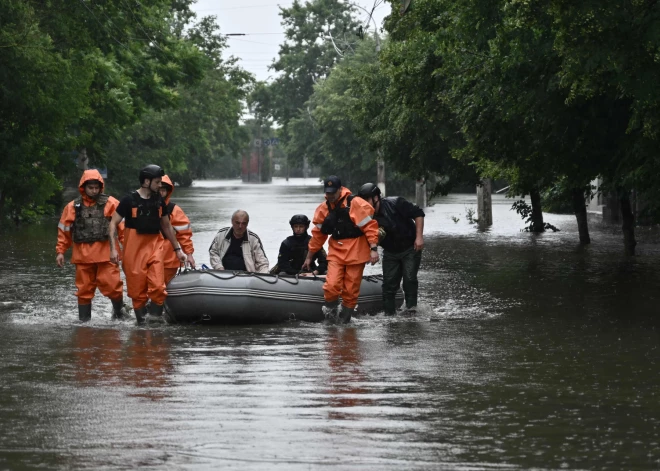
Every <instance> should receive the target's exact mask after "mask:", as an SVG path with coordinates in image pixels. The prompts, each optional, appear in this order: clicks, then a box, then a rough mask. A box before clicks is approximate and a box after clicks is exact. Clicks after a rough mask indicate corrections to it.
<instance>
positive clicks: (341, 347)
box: [326, 327, 372, 419]
mask: <svg viewBox="0 0 660 471" xmlns="http://www.w3.org/2000/svg"><path fill="white" fill-rule="evenodd" d="M326 345H327V350H328V363H329V365H330V377H329V378H328V379H329V382H330V388H329V389H328V391H327V394H328V398H329V400H330V401H329V404H330V407H331V410H330V413H329V414H328V418H329V419H349V418H351V417H352V414H353V411H351V410H343V409H340V410H336V409H334V408H350V407H356V406H366V405H369V404H371V402H372V401H371V400H370V399H368V398H365V397H364V395H365V394H367V393H368V391H367V389H365V388H364V387H363V386H362V385H363V384H364V383H365V381H366V377H365V375H364V374H363V373H362V371H361V361H362V354H361V352H360V344H359V340H358V330H357V329H355V328H353V327H345V328H342V327H340V328H333V329H331V330H330V331H329V332H328V339H327V341H326Z"/></svg>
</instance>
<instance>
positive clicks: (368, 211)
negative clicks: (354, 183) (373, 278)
mask: <svg viewBox="0 0 660 471" xmlns="http://www.w3.org/2000/svg"><path fill="white" fill-rule="evenodd" d="M340 192H341V194H340V195H339V198H340V199H343V201H342V207H344V206H346V197H348V195H350V194H351V191H350V190H349V189H348V188H346V187H342V188H341V190H340ZM333 207H334V206H333ZM373 215H374V208H372V207H371V205H370V204H369V203H367V202H366V201H364V200H363V199H362V198H353V200H352V201H351V210H350V212H349V216H350V218H351V220H352V221H353V223H354V224H355V225H356V226H358V227H359V228H360V229H361V230H362V232H363V233H364V235H365V237H358V238H355V239H341V240H336V239H334V238H330V241H329V242H328V247H329V250H328V261H331V260H332V261H336V262H339V263H341V264H344V265H353V264H357V263H367V262H368V261H369V260H370V249H369V245H370V244H374V245H375V244H378V223H377V222H376V220H375V219H373ZM327 216H328V205H327V204H326V202H323V203H321V204H320V205H319V206H318V208H316V211H315V212H314V218H313V220H312V224H313V225H314V227H312V239H311V240H310V241H309V251H310V252H312V253H316V252H318V251H319V250H320V249H321V247H323V244H324V243H325V241H326V240H327V239H328V236H327V235H326V234H323V233H322V232H321V225H322V224H323V221H325V218H326V217H327Z"/></svg>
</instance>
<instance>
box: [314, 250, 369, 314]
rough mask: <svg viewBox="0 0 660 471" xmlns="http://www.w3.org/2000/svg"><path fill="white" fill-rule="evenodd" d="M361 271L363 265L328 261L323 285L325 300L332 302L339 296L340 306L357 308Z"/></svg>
mask: <svg viewBox="0 0 660 471" xmlns="http://www.w3.org/2000/svg"><path fill="white" fill-rule="evenodd" d="M363 271H364V263H357V264H355V265H344V264H342V263H339V262H336V261H334V260H328V274H327V276H326V277H325V283H324V284H323V295H324V297H325V300H326V301H327V302H333V301H337V299H339V296H341V303H342V305H344V306H346V307H347V308H351V309H352V308H354V307H355V306H357V301H358V296H359V295H360V283H362V272H363Z"/></svg>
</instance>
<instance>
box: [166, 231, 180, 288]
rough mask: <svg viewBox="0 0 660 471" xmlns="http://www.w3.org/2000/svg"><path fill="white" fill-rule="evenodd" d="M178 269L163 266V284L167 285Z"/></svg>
mask: <svg viewBox="0 0 660 471" xmlns="http://www.w3.org/2000/svg"><path fill="white" fill-rule="evenodd" d="M168 243H169V242H168ZM178 271H179V269H178V268H165V286H167V284H168V283H169V282H170V281H172V278H174V277H175V276H176V272H178Z"/></svg>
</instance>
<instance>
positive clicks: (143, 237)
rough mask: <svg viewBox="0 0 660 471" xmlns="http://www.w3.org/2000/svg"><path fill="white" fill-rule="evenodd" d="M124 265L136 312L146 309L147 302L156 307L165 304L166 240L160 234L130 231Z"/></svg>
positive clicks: (127, 230)
mask: <svg viewBox="0 0 660 471" xmlns="http://www.w3.org/2000/svg"><path fill="white" fill-rule="evenodd" d="M122 265H123V267H124V274H125V275H126V291H127V292H128V297H129V298H131V300H132V301H133V309H140V308H142V307H144V305H145V304H147V300H148V299H151V301H152V302H154V303H156V304H163V303H164V302H165V297H166V296H167V291H165V274H164V270H163V239H161V238H160V236H159V235H158V234H138V233H137V232H136V231H135V229H128V228H127V229H126V232H125V233H124V256H123V258H122Z"/></svg>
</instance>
